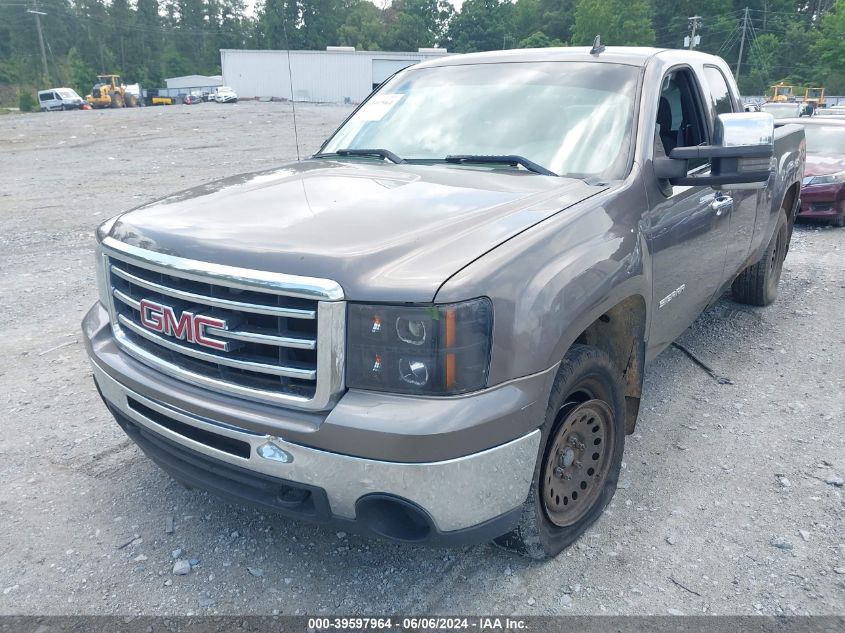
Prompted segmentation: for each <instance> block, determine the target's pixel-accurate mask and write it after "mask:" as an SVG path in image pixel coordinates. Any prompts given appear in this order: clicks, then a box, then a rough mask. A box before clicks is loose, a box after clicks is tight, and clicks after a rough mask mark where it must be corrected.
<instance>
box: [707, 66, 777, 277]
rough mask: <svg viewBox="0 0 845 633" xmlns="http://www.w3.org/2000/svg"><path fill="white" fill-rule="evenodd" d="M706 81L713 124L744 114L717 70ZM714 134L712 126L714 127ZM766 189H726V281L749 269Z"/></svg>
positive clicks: (715, 68) (711, 69) (715, 67)
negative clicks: (723, 117)
mask: <svg viewBox="0 0 845 633" xmlns="http://www.w3.org/2000/svg"><path fill="white" fill-rule="evenodd" d="M704 81H705V83H706V87H707V88H708V90H707V92H708V93H709V95H710V120H711V121H715V120H716V116H718V115H719V114H726V113H729V112H742V109H741V108H740V107H739V101H738V100H737V99H736V98H735V97H734V95H733V94H732V93H731V90H730V89H729V88H728V80H727V79H726V77H725V75H724V73H723V72H722V71H721V69H719V68H718V67H717V66H710V65H707V66H704ZM711 130H712V126H711ZM764 191H765V189H726V190H723V191H722V195H723V197H725V198H730V200H731V201H732V204H731V208H730V220H731V222H730V239H729V240H728V241H727V247H728V248H727V253H726V254H725V278H728V277H732V276H733V275H734V274H736V273H738V272H739V271H740V270H741V269H742V268H744V266H745V258H746V257H748V253H749V251H750V250H751V239H752V238H753V237H754V226H755V225H756V223H757V209H758V206H759V205H758V200H759V199H760V196H761V195H763V194H762V192H764Z"/></svg>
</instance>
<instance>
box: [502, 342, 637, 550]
mask: <svg viewBox="0 0 845 633" xmlns="http://www.w3.org/2000/svg"><path fill="white" fill-rule="evenodd" d="M541 431H542V439H541V441H540V453H539V455H538V459H537V463H536V465H535V467H534V478H533V480H532V482H531V489H530V491H529V493H528V498H527V499H526V501H525V504H524V506H523V509H522V517H521V519H520V522H519V525H518V526H517V527H516V528H515V529H514V530H512V531H511V532H508V533H507V534H505V535H503V536H500V537H498V538H497V539H495V541H494V542H495V543H496V544H497V545H499V546H500V547H503V548H505V549H508V550H511V551H514V552H517V553H519V554H522V555H524V556H528V557H530V558H535V559H544V558H550V557H553V556H556V555H557V554H559V553H560V552H561V551H562V550H564V549H565V548H567V547H569V546H570V545H571V544H572V543H574V542H575V541H576V540H577V539H578V537H579V536H581V535H582V534H583V533H584V532H585V531H586V530H587V528H588V527H590V525H592V524H593V523H594V522H595V521H596V519H598V518H599V516H601V514H602V512H603V511H604V508H605V507H606V506H607V504H608V503H610V500H611V498H612V497H613V494H614V493H615V492H616V483H617V481H618V480H619V470H620V467H621V464H622V453H623V450H624V447H625V398H624V386H623V384H622V376H621V374H620V372H619V370H618V369H617V368H616V367H615V366H614V365H613V362H612V361H611V359H610V357H609V356H608V355H607V354H606V353H605V352H603V351H601V350H599V349H597V348H595V347H590V346H587V345H573V346H572V348H571V349H570V350H569V351H568V352H567V354H566V356H565V357H564V359H563V362H562V363H561V366H560V369H559V370H558V375H557V378H556V379H555V383H554V386H553V387H552V393H551V398H550V400H549V406H548V408H547V410H546V419H545V422H544V423H543V426H542V427H541Z"/></svg>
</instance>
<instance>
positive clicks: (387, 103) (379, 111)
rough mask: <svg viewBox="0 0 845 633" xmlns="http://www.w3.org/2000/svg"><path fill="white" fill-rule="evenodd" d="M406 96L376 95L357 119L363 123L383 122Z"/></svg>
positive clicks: (363, 108) (359, 112)
mask: <svg viewBox="0 0 845 633" xmlns="http://www.w3.org/2000/svg"><path fill="white" fill-rule="evenodd" d="M404 96H405V95H401V94H383V95H376V96H374V97H373V98H372V99H370V100H369V101H367V103H365V104H364V106H363V107H362V108H361V109H360V110H359V111H358V116H357V117H356V118H358V119H359V120H361V121H381V120H382V119H383V118H384V115H386V114H387V113H388V112H390V111H391V110H392V109H393V106H395V105H396V104H397V103H399V101H400V99H402V97H404Z"/></svg>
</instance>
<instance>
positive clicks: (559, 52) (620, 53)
mask: <svg viewBox="0 0 845 633" xmlns="http://www.w3.org/2000/svg"><path fill="white" fill-rule="evenodd" d="M591 50H592V49H591V47H589V46H572V47H560V48H520V49H514V50H506V51H490V52H485V53H467V54H465V55H448V56H443V57H438V58H436V59H432V60H428V61H425V62H421V63H419V64H416V65H414V66H413V68H433V67H437V66H461V65H469V64H495V63H502V62H604V63H612V64H627V65H630V66H645V65H646V63H647V62H648V60H649V59H651V58H652V57H655V56H661V57H664V56H665V57H672V58H682V59H695V58H702V59H703V58H708V59H713V58H712V56H711V55H706V54H704V53H697V52H695V51H687V50H678V49H668V48H651V47H644V46H607V47H606V48H605V49H604V50H603V51H602V52H600V53H597V54H595V55H593V54H591V53H590V51H591Z"/></svg>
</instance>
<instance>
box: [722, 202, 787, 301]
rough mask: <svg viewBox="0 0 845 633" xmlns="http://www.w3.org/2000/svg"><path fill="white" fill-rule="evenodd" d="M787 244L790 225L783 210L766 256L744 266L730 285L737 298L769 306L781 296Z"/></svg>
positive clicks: (737, 299) (764, 254)
mask: <svg viewBox="0 0 845 633" xmlns="http://www.w3.org/2000/svg"><path fill="white" fill-rule="evenodd" d="M788 248H789V227H788V223H787V221H786V214H785V213H783V212H781V213H779V214H778V221H777V225H776V226H775V232H774V235H772V239H771V241H770V242H769V246H768V247H767V248H766V250H765V252H764V253H763V256H762V257H761V258H760V259H759V260H757V262H756V263H755V264H752V265H751V266H749V267H748V268H746V269H745V270H743V271H742V272H741V273H740V274H739V276H738V277H737V278H736V279H735V280H734V282H733V284H732V285H731V291H732V292H733V296H734V299H736V301H738V302H739V303H745V304H748V305H754V306H767V305H769V304H770V303H772V302H774V300H775V299H777V296H778V284H779V283H780V275H781V272H783V260H784V259H785V258H786V251H787V249H788Z"/></svg>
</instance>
